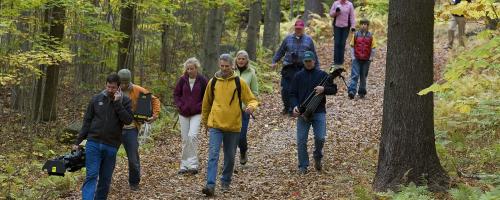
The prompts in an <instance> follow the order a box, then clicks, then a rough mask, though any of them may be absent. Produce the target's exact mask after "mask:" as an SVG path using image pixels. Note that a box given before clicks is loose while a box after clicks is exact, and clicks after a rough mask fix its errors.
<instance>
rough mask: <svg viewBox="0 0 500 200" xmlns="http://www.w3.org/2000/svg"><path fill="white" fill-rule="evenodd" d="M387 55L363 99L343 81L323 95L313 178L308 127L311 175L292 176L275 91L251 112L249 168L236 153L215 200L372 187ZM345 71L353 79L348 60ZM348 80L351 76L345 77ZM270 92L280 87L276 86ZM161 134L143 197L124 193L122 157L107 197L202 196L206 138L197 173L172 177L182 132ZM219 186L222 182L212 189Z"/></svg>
mask: <svg viewBox="0 0 500 200" xmlns="http://www.w3.org/2000/svg"><path fill="white" fill-rule="evenodd" d="M318 46H319V48H318V50H317V51H318V52H320V53H319V54H320V59H321V60H320V62H321V63H326V64H328V63H330V62H329V60H331V56H332V55H331V53H330V52H331V49H333V48H332V43H331V42H327V43H323V44H319V45H318ZM385 52H386V50H385V47H382V48H381V49H380V50H379V53H378V54H377V57H376V59H375V61H374V62H373V63H372V65H371V66H370V72H369V73H370V74H369V77H368V86H367V90H368V95H367V96H366V98H364V99H359V98H358V97H356V98H355V99H354V100H349V99H348V98H347V92H346V86H345V85H344V83H342V82H341V81H340V80H337V81H336V84H337V86H338V88H339V91H338V93H337V94H336V95H332V96H328V97H327V138H326V143H325V147H324V158H323V170H322V171H321V172H317V171H316V170H315V169H314V167H313V164H312V163H313V159H312V151H313V148H314V142H313V135H312V129H311V131H310V134H309V135H310V136H309V142H308V152H309V155H310V160H311V165H310V167H309V173H308V174H306V175H299V174H298V173H297V150H296V118H292V117H288V116H284V115H281V114H280V111H281V108H282V104H281V96H280V94H279V90H277V89H275V91H274V92H273V93H271V94H262V95H261V96H260V97H259V98H260V102H261V105H260V107H259V109H258V111H257V112H256V115H255V118H256V119H255V120H251V121H250V126H249V127H250V128H249V131H248V143H249V150H248V157H249V162H248V163H247V164H246V165H245V166H241V165H240V164H239V153H238V152H237V153H236V157H237V159H236V166H235V169H236V171H237V172H235V174H234V176H233V181H232V184H231V190H229V191H228V192H225V193H223V192H221V191H220V190H217V188H216V196H215V198H222V199H227V198H229V199H247V198H255V199H283V198H299V199H303V198H306V199H309V198H322V199H352V198H353V197H354V196H353V195H354V189H355V188H358V187H359V188H371V181H372V178H373V177H374V173H375V169H376V163H377V156H378V154H377V149H378V138H379V135H380V129H381V118H382V98H383V89H384V71H385ZM346 58H347V57H346ZM346 60H349V59H346ZM324 66H325V67H326V66H327V65H324ZM345 66H346V69H347V70H348V71H349V73H350V61H347V62H346V64H345ZM345 77H346V78H348V76H347V75H345ZM346 81H347V80H346ZM275 88H279V85H278V80H276V86H275ZM164 134H166V135H164V136H162V138H163V139H162V141H157V142H155V144H154V147H153V148H151V149H149V150H148V151H142V152H141V169H142V179H141V184H140V188H141V189H140V191H137V192H135V191H131V190H130V189H129V187H128V166H127V159H126V157H122V158H121V159H120V158H119V159H118V162H117V165H116V169H115V172H114V175H113V183H112V184H111V185H112V189H111V191H110V194H109V197H110V199H177V198H181V199H187V198H195V199H198V198H202V197H204V195H203V194H202V193H201V189H202V188H203V187H204V186H205V177H206V163H207V150H208V145H207V144H208V136H207V135H205V134H204V133H200V135H199V136H198V138H199V160H200V173H199V174H197V175H194V176H189V175H178V174H177V172H178V170H179V160H180V153H181V137H180V133H178V132H177V133H164ZM222 162H223V154H222V152H221V159H220V162H219V166H222ZM218 172H219V173H220V172H221V170H219V171H218ZM219 180H220V176H219V177H218V181H217V187H219V184H220V181H219ZM72 196H73V198H76V199H77V198H79V197H80V193H79V192H78V190H76V191H75V193H74V194H73V195H72Z"/></svg>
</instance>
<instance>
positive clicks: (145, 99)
mask: <svg viewBox="0 0 500 200" xmlns="http://www.w3.org/2000/svg"><path fill="white" fill-rule="evenodd" d="M152 98H153V97H152V94H151V93H147V94H144V93H142V92H141V93H140V94H139V98H138V99H137V109H136V111H135V112H134V119H135V120H137V121H138V122H145V121H147V120H148V119H149V118H150V117H151V116H153V106H152V104H151V101H152Z"/></svg>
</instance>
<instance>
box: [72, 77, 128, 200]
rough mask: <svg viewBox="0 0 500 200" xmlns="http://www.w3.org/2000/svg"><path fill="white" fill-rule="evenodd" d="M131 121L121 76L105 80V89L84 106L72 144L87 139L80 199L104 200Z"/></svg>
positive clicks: (74, 147) (75, 147) (75, 145)
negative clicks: (82, 116)
mask: <svg viewBox="0 0 500 200" xmlns="http://www.w3.org/2000/svg"><path fill="white" fill-rule="evenodd" d="M132 121H133V115H132V107H131V101H130V99H129V98H128V97H125V96H123V95H122V92H121V90H120V77H119V76H118V75H117V74H116V73H113V74H111V75H109V76H108V77H107V78H106V89H105V90H104V91H102V92H101V93H99V94H97V95H95V96H94V97H92V100H91V101H90V103H89V104H88V106H87V111H86V112H85V116H84V119H83V126H82V129H81V130H80V134H79V135H78V138H77V140H76V142H75V144H74V145H73V149H74V150H76V149H78V148H79V147H78V145H79V144H80V143H81V142H82V141H83V140H84V139H87V143H86V145H85V156H86V157H85V167H86V168H87V175H86V177H85V181H84V183H83V186H82V199H84V200H86V199H106V198H107V196H108V192H109V187H110V184H111V177H112V176H113V170H114V169H115V163H116V153H117V151H118V148H119V147H120V144H121V137H122V128H123V126H124V125H126V124H131V123H132Z"/></svg>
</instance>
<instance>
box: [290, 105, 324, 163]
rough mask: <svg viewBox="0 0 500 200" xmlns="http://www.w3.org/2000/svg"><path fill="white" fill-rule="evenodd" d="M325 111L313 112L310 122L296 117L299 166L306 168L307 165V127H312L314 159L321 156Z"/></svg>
mask: <svg viewBox="0 0 500 200" xmlns="http://www.w3.org/2000/svg"><path fill="white" fill-rule="evenodd" d="M325 115H326V113H314V114H313V117H312V120H311V122H306V121H304V119H302V117H299V118H298V119H297V152H298V156H299V168H301V169H307V167H308V166H309V155H308V154H307V138H308V136H309V128H310V127H311V125H312V127H313V132H314V152H313V156H314V159H315V160H318V159H320V160H321V159H322V158H323V146H324V144H325V136H326V118H325Z"/></svg>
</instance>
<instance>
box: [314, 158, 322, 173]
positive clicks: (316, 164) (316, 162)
mask: <svg viewBox="0 0 500 200" xmlns="http://www.w3.org/2000/svg"><path fill="white" fill-rule="evenodd" d="M314 168H315V169H316V171H321V169H322V167H321V159H317V160H316V159H314Z"/></svg>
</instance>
